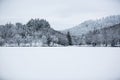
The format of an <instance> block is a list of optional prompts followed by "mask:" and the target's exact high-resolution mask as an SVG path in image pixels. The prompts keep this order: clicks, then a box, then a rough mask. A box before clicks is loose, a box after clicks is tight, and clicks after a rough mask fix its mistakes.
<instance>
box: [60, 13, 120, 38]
mask: <svg viewBox="0 0 120 80" xmlns="http://www.w3.org/2000/svg"><path fill="white" fill-rule="evenodd" d="M119 23H120V15H114V16H109V17H105V18H102V19H98V20H88V21H85V22H83V23H81V24H79V25H78V26H75V27H73V28H70V29H67V30H64V31H62V32H63V33H67V32H68V31H69V32H70V33H71V34H72V35H74V36H81V35H83V34H86V33H88V32H89V31H93V30H97V29H102V28H105V27H109V26H113V25H116V24H119Z"/></svg>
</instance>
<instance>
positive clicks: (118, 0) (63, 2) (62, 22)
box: [0, 0, 120, 30]
mask: <svg viewBox="0 0 120 80" xmlns="http://www.w3.org/2000/svg"><path fill="white" fill-rule="evenodd" d="M119 14H120V0H0V24H5V23H7V22H11V23H15V22H22V23H26V22H27V21H28V20H29V19H31V18H40V19H41V18H44V19H46V20H47V21H49V23H50V24H51V27H52V28H54V29H56V30H62V29H66V28H70V27H73V26H76V25H78V24H80V23H81V22H83V21H85V20H89V19H98V18H101V17H105V16H109V15H119Z"/></svg>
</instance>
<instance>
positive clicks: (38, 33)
mask: <svg viewBox="0 0 120 80" xmlns="http://www.w3.org/2000/svg"><path fill="white" fill-rule="evenodd" d="M116 21H117V20H116ZM117 23H118V22H117ZM88 25H91V23H90V24H88ZM87 28H89V27H86V28H84V29H87ZM0 46H3V47H60V46H78V47H81V46H89V47H91V46H92V47H110V46H111V47H120V22H119V24H114V25H112V26H108V25H107V26H105V27H101V28H97V26H95V25H94V27H92V29H91V30H89V31H87V32H85V33H84V34H81V35H74V34H71V31H69V30H68V31H67V32H66V33H64V32H62V31H56V30H54V29H53V28H51V26H50V24H49V22H48V21H46V20H44V19H31V20H30V21H28V22H27V23H26V24H22V23H16V24H11V23H7V24H5V25H0Z"/></svg>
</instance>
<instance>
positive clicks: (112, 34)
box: [84, 24, 120, 47]
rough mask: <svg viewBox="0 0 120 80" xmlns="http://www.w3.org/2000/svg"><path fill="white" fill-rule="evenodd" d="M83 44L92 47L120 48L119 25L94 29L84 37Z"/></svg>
mask: <svg viewBox="0 0 120 80" xmlns="http://www.w3.org/2000/svg"><path fill="white" fill-rule="evenodd" d="M84 40H85V43H86V44H87V45H93V46H100V45H102V46H112V47H115V46H120V24H117V25H114V26H110V27H107V28H102V29H98V30H96V29H94V31H90V32H89V33H87V34H86V35H85V36H84Z"/></svg>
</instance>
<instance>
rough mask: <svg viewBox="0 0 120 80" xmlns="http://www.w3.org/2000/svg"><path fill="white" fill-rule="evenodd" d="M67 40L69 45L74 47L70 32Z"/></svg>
mask: <svg viewBox="0 0 120 80" xmlns="http://www.w3.org/2000/svg"><path fill="white" fill-rule="evenodd" d="M67 39H68V44H69V45H72V37H71V35H70V32H67Z"/></svg>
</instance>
